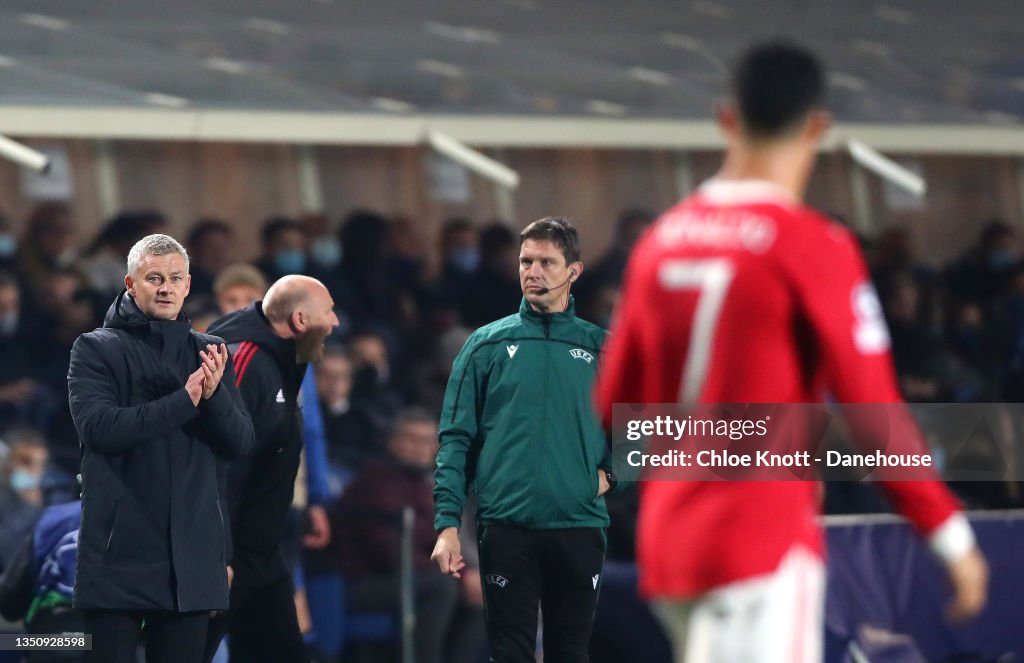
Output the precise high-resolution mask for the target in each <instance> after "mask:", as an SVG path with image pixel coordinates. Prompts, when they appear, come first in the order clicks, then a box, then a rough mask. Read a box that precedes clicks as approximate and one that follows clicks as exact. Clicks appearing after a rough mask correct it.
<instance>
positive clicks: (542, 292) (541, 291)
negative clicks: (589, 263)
mask: <svg viewBox="0 0 1024 663" xmlns="http://www.w3.org/2000/svg"><path fill="white" fill-rule="evenodd" d="M574 278H576V270H575V269H571V270H569V278H567V279H566V280H564V281H562V282H561V283H559V284H558V285H556V286H555V287H554V288H540V289H539V290H537V294H538V295H546V294H548V293H549V292H551V291H552V290H558V289H559V288H561V287H562V286H563V285H565V284H566V283H568V282H569V281H572V280H573V279H574Z"/></svg>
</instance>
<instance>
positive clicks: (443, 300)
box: [436, 218, 480, 309]
mask: <svg viewBox="0 0 1024 663" xmlns="http://www.w3.org/2000/svg"><path fill="white" fill-rule="evenodd" d="M479 265H480V237H479V235H478V234H477V231H476V228H474V227H473V223H472V222H471V221H470V220H469V219H464V218H453V219H448V220H447V221H445V222H444V225H443V226H442V228H441V275H440V277H439V278H438V280H437V288H436V293H437V302H438V305H439V306H440V307H441V308H448V309H457V308H458V307H459V305H460V304H461V303H462V300H463V299H464V298H465V296H466V293H467V292H468V291H469V287H470V283H471V281H472V278H473V274H474V272H476V269H477V267H478V266H479Z"/></svg>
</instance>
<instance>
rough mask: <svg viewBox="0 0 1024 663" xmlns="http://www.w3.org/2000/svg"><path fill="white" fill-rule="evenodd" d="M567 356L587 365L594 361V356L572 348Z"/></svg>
mask: <svg viewBox="0 0 1024 663" xmlns="http://www.w3.org/2000/svg"><path fill="white" fill-rule="evenodd" d="M569 354H570V355H572V358H573V359H582V360H583V361H585V362H587V363H588V364H589V363H590V362H592V361H594V355H592V354H590V353H589V352H587V351H586V350H581V349H580V348H573V349H572V350H569Z"/></svg>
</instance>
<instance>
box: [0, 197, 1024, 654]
mask: <svg viewBox="0 0 1024 663" xmlns="http://www.w3.org/2000/svg"><path fill="white" fill-rule="evenodd" d="M652 219H653V215H652V214H651V213H649V212H647V211H645V210H642V209H634V210H627V211H624V212H622V213H621V215H620V216H619V218H618V219H617V220H616V221H615V224H616V225H615V232H614V238H613V240H612V242H611V245H610V246H611V248H609V249H608V250H607V251H606V252H605V253H604V254H603V255H600V256H584V262H585V263H586V265H587V268H586V272H585V274H584V276H583V278H582V279H581V281H580V282H579V284H578V285H577V286H575V287H574V289H573V294H574V295H575V297H576V305H577V313H578V315H580V317H583V318H584V319H587V320H590V321H592V322H595V323H597V324H599V325H602V326H608V324H609V322H610V319H611V315H612V311H613V310H614V307H615V304H616V300H617V297H618V292H619V286H620V284H621V279H622V274H623V270H624V268H625V265H626V261H627V258H628V254H629V249H630V247H631V246H632V244H633V242H634V241H635V240H636V238H637V237H638V236H639V235H640V233H642V232H643V230H644V228H645V227H646V226H647V225H648V224H649V223H650V222H651V221H652ZM76 223H77V221H76V217H75V214H74V211H73V210H72V209H70V208H69V207H67V206H65V205H63V204H59V203H47V204H42V205H40V206H38V207H37V208H36V209H34V210H33V211H32V212H31V214H30V215H29V217H28V218H27V219H26V222H25V223H24V226H23V230H22V232H21V233H20V234H18V235H15V233H14V232H13V231H12V225H11V224H10V223H9V222H8V221H6V220H2V219H0V438H2V443H0V467H2V470H0V570H2V569H3V567H4V565H5V560H6V559H9V558H10V556H11V555H12V554H13V551H14V549H15V548H16V547H17V546H18V545H19V543H20V542H21V540H22V539H23V538H24V536H25V535H26V534H27V533H28V532H30V531H31V528H32V526H33V523H34V521H35V519H36V518H37V517H38V514H39V512H40V509H41V507H42V506H44V504H47V503H58V502H61V501H67V500H70V499H73V498H74V495H75V475H76V474H77V473H78V470H79V467H78V464H79V444H78V438H77V435H76V433H75V430H74V427H73V425H72V422H71V417H70V413H69V410H68V404H67V379H66V375H67V365H68V355H69V352H70V349H71V345H72V343H73V342H74V340H75V339H76V338H77V336H78V335H79V334H81V333H83V332H85V331H89V330H91V329H93V328H95V327H97V326H101V325H102V321H103V316H104V313H105V311H106V309H107V307H108V306H109V305H110V303H111V302H112V301H113V299H114V297H115V296H116V294H117V293H118V292H120V290H121V289H122V288H123V281H124V272H125V258H126V256H127V253H128V250H129V248H130V247H131V246H132V245H133V244H134V243H135V242H136V241H137V240H138V239H140V238H142V237H143V236H145V235H148V234H151V233H156V232H168V227H169V226H168V222H167V219H166V218H165V217H164V216H163V215H162V214H161V213H159V212H157V211H132V212H124V213H122V214H119V215H117V216H116V217H115V218H113V219H111V220H110V221H109V223H107V225H106V226H105V227H104V228H103V229H102V230H101V231H100V232H99V233H98V235H97V236H96V237H95V238H94V239H92V240H91V241H90V242H89V243H87V244H85V245H81V246H76V245H74V244H73V242H72V237H74V236H75V235H76ZM237 232H238V231H237V230H236V229H235V227H234V226H232V225H231V224H229V223H227V222H225V221H222V220H218V219H202V220H199V221H197V222H196V223H195V224H194V225H193V226H192V227H191V229H190V230H189V231H188V232H187V234H186V235H185V236H183V237H178V239H179V240H182V241H183V243H184V244H185V245H186V247H187V249H188V251H189V255H190V258H191V265H190V270H191V275H192V286H191V293H190V295H189V297H188V299H187V300H186V304H185V309H184V310H185V313H186V314H187V315H188V316H189V318H190V319H191V320H192V321H193V324H194V325H195V326H197V327H199V328H202V329H205V328H206V326H208V325H209V323H210V322H212V321H213V320H215V319H216V318H217V317H219V316H220V311H221V307H220V306H219V304H218V295H222V294H224V293H225V291H226V290H227V289H228V288H229V287H231V286H238V285H239V283H243V284H244V283H245V282H246V276H245V274H246V270H245V269H244V268H240V267H238V266H237V265H236V264H234V263H236V261H238V260H240V259H242V258H245V257H246V256H239V255H236V254H235V246H236V244H237V242H236V239H237V238H236V234H237ZM261 247H262V248H261V252H260V255H259V256H257V257H256V259H255V260H253V261H252V263H251V265H252V266H253V267H255V269H256V270H258V273H257V274H256V277H257V279H258V277H259V276H262V277H263V279H265V280H266V282H268V283H272V282H273V281H274V280H276V279H277V278H279V277H280V276H282V275H285V274H293V273H301V274H308V275H311V276H314V277H317V278H319V279H320V280H321V281H323V282H324V283H325V284H326V285H327V287H328V288H329V290H330V292H331V294H332V296H333V298H334V300H335V302H336V304H337V308H338V317H339V319H340V320H341V323H342V324H341V327H340V328H339V330H338V331H337V333H336V335H335V336H334V337H332V338H331V339H330V340H329V343H328V347H327V351H326V353H325V356H324V358H323V359H322V360H321V361H320V362H318V364H317V365H316V367H315V377H316V386H317V392H318V396H319V405H320V408H321V410H322V414H323V421H324V442H325V450H326V455H327V462H328V466H329V472H328V476H329V491H330V497H331V501H332V504H331V506H330V507H329V508H328V511H329V512H330V514H331V515H332V519H333V525H334V531H335V532H344V533H345V535H344V536H336V537H334V539H333V542H332V544H331V545H329V546H328V547H327V548H326V549H325V550H323V551H318V552H317V553H315V554H313V553H309V554H308V556H307V564H308V565H309V566H310V568H312V569H314V570H316V569H323V568H335V567H336V568H340V569H341V570H342V572H344V573H345V574H346V575H347V577H349V578H350V579H353V580H356V581H362V584H359V583H356V585H357V587H356V589H358V588H359V587H362V586H363V585H365V587H366V588H367V589H368V591H367V594H366V595H367V596H368V597H370V598H368V599H367V601H368V602H369V603H371V604H372V600H371V599H372V597H373V596H374V595H379V592H377V593H375V592H373V591H369V589H372V588H373V587H374V583H378V584H380V583H386V582H387V580H386V579H387V578H388V577H389V576H393V575H394V571H395V569H396V565H397V557H396V555H397V552H396V551H397V538H396V529H395V527H394V526H393V521H394V517H395V514H396V512H398V511H401V507H402V506H406V505H408V506H412V507H413V508H414V509H415V511H416V513H417V516H418V518H417V523H418V525H417V527H416V529H415V531H414V562H415V568H416V570H417V573H418V574H419V575H420V578H421V579H420V580H419V581H418V582H420V583H421V584H423V585H424V587H427V586H428V584H429V583H432V582H433V584H434V585H437V587H434V588H433V589H432V590H430V591H429V592H428V591H427V590H426V589H425V590H424V596H426V595H428V594H429V596H430V597H431V598H430V600H431V601H433V602H432V603H429V606H430V607H429V609H426V608H424V612H423V615H428V614H429V615H431V616H432V617H433V618H435V619H441V618H442V617H443V618H444V619H445V620H447V622H448V623H450V624H456V623H457V624H463V625H467V626H466V627H465V628H463V629H461V631H460V633H451V634H449V635H448V636H446V637H447V638H448V645H447V646H449V647H450V649H449V650H447V651H449V658H448V659H447V660H466V661H470V662H472V661H473V660H476V659H474V657H473V655H472V654H465V655H463V654H456V653H451V652H454V651H455V650H459V651H462V650H461V649H459V648H463V649H465V650H466V651H473V648H474V647H476V649H477V650H479V648H480V646H481V644H482V631H480V629H481V628H482V627H481V623H482V622H481V620H480V618H479V614H477V615H476V617H475V618H474V617H473V613H474V611H476V613H479V610H480V607H481V603H482V599H481V596H480V592H479V583H478V582H474V580H475V578H474V577H473V575H472V573H471V570H470V572H469V573H467V579H466V581H465V582H464V583H463V590H462V592H461V593H460V592H454V593H453V592H452V591H451V588H452V587H454V585H452V584H451V583H449V582H448V579H447V578H441V576H440V575H439V574H437V573H436V572H432V571H433V570H432V569H431V567H430V561H429V556H430V551H431V549H432V547H433V544H434V532H433V529H432V524H431V523H432V520H433V516H432V514H433V504H432V497H431V487H432V469H433V454H434V453H436V448H437V446H436V445H437V440H436V417H437V415H438V413H439V411H440V406H441V400H442V397H443V393H444V388H445V384H446V381H447V378H448V373H449V371H450V368H451V364H452V361H453V359H454V357H455V355H456V354H457V353H458V351H459V349H460V348H461V347H462V344H463V342H464V341H465V340H466V338H467V337H468V335H469V334H470V333H471V331H472V330H473V329H475V328H476V327H478V326H481V325H483V324H486V323H488V322H491V321H493V320H496V319H498V318H501V317H503V316H506V315H509V314H512V313H514V312H515V311H516V310H517V309H518V306H519V302H520V298H521V291H520V287H519V279H518V260H517V256H518V251H519V242H518V229H517V228H512V227H510V226H509V225H506V224H504V223H501V222H492V223H488V224H478V223H475V222H474V221H472V220H470V219H462V218H453V219H449V220H447V221H445V222H444V223H443V225H442V228H441V232H440V237H438V238H436V239H435V238H430V237H423V236H422V231H421V229H420V228H419V227H418V226H417V224H416V223H415V221H413V220H412V219H409V218H406V217H400V216H399V217H387V216H384V215H381V214H378V213H374V212H371V211H356V212H352V213H351V214H349V215H347V216H346V217H345V218H343V219H341V220H340V222H337V223H336V222H335V220H333V219H329V218H327V217H326V216H323V215H318V214H311V215H307V216H304V217H301V218H294V219H293V218H286V217H275V218H272V219H269V220H268V221H266V222H265V223H264V224H263V226H262V229H261ZM863 247H864V251H865V255H866V257H867V259H868V262H869V268H870V270H871V273H872V276H873V278H874V280H875V283H876V286H877V288H878V291H879V294H880V298H881V301H882V305H883V308H884V311H885V314H886V318H887V320H888V323H889V327H890V331H891V335H892V343H893V355H894V359H895V363H896V367H897V370H898V375H899V380H900V387H901V389H902V391H903V393H904V395H905V397H906V398H907V400H908V401H912V402H922V403H929V402H931V403H960V402H1003V401H1006V402H1018V401H1020V400H1022V399H1021V396H1022V395H1024V252H1022V246H1021V242H1020V238H1019V236H1018V233H1017V232H1016V230H1015V229H1014V228H1013V227H1012V226H1010V225H1008V224H1007V223H1005V222H1000V221H991V222H989V223H988V224H987V225H986V226H985V227H984V229H983V230H982V232H981V233H980V235H979V237H978V238H977V241H976V243H975V244H974V245H973V246H970V247H967V248H966V250H965V252H964V254H963V255H962V256H960V257H959V258H957V259H956V260H953V261H952V262H951V263H950V264H948V265H945V266H944V267H943V268H937V267H935V266H934V265H930V264H926V263H925V262H923V261H921V260H920V259H919V258H918V256H916V255H915V253H914V247H913V245H912V243H911V242H910V236H909V233H908V232H907V230H906V229H903V228H894V229H890V230H886V231H884V232H882V233H881V234H880V235H879V236H877V237H875V238H873V239H871V240H864V242H863ZM249 271H250V272H251V270H249ZM253 287H254V288H256V289H257V290H258V288H259V284H258V282H257V283H256V284H254V285H253ZM346 486H357V487H358V486H362V487H363V488H362V489H359V490H352V491H346V490H345V487H346ZM961 495H962V496H964V497H965V499H967V501H968V505H969V506H972V507H1010V506H1019V505H1020V504H1021V503H1022V498H1021V496H1020V494H1019V491H1018V489H1017V488H1016V486H1014V485H1007V486H1003V485H1002V484H1000V485H999V486H998V488H996V489H993V488H991V487H987V488H985V489H981V490H978V489H967V488H965V489H964V490H963V491H961ZM853 502H856V499H854V498H846V497H844V498H843V499H839V500H833V501H832V502H830V508H834V509H837V510H857V509H855V508H844V504H845V507H850V505H851V504H852V503H853ZM635 507H636V500H635V490H627V491H622V493H621V494H618V495H615V496H614V497H613V498H610V499H609V511H610V512H611V516H612V521H613V524H612V531H611V532H610V536H609V559H612V560H616V559H618V560H629V559H631V558H632V539H633V520H634V517H633V516H634V510H635ZM296 538H297V539H298V535H297V536H296ZM442 580H443V581H445V582H443V583H442V582H441V581H442ZM388 587H390V586H388ZM386 591H391V590H390V589H388V590H386ZM352 595H353V596H358V595H359V592H358V591H354V592H353V594H352ZM424 605H427V604H421V606H424ZM372 607H373V606H372V605H370V606H368V608H367V609H371V608H372ZM435 630H438V631H439V632H441V633H444V625H443V624H441V625H440V626H438V627H437V629H435ZM467 634H469V635H468V636H467ZM474 638H476V640H474ZM460 656H465V657H464V658H459V657H460Z"/></svg>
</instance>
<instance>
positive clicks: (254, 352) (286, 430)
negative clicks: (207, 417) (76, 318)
mask: <svg viewBox="0 0 1024 663" xmlns="http://www.w3.org/2000/svg"><path fill="white" fill-rule="evenodd" d="M337 326H338V317H337V316H336V315H335V313H334V300H332V299H331V295H330V293H329V292H328V291H327V288H325V287H324V285H323V284H322V283H321V282H320V281H317V280H316V279H313V278H310V277H308V276H300V275H295V274H293V275H289V276H285V277H282V278H281V279H279V280H278V281H277V282H275V283H274V284H273V285H272V286H270V289H269V290H268V291H267V294H266V296H265V297H264V298H263V301H261V302H255V303H253V304H252V305H250V306H248V307H246V308H244V309H242V310H240V311H235V312H234V313H229V314H228V315H226V316H224V317H223V318H220V319H219V320H217V321H216V322H214V323H213V324H212V325H211V326H210V330H211V333H215V334H217V335H218V336H221V337H222V338H223V339H224V340H225V341H226V342H227V344H228V350H229V351H230V353H231V356H232V359H233V364H234V367H235V382H236V385H237V387H238V390H239V392H240V393H241V394H242V399H243V400H244V401H245V404H246V406H247V407H248V408H249V413H250V414H251V415H252V422H253V428H254V430H255V432H256V446H255V451H254V452H253V453H252V454H250V455H248V456H245V457H243V458H241V459H239V460H236V461H234V462H232V463H231V465H230V469H229V470H228V472H227V481H226V487H225V488H224V489H223V490H224V492H226V501H227V503H228V508H229V513H230V516H231V534H232V537H233V546H232V548H233V552H232V554H231V556H230V558H229V560H228V562H229V563H230V565H231V568H232V569H233V570H234V580H233V582H232V585H231V601H230V608H229V609H228V612H227V613H226V615H222V616H220V617H217V618H215V619H214V620H212V621H211V624H210V633H209V637H208V639H207V647H206V660H207V661H209V660H211V659H212V658H213V655H214V653H215V652H216V649H217V645H218V643H219V642H220V640H221V639H222V638H223V636H224V634H225V633H227V634H228V635H229V636H230V637H229V638H228V646H229V648H230V650H231V660H233V661H274V662H275V663H292V662H300V661H301V662H305V661H307V660H308V657H307V655H306V651H305V645H304V644H303V640H302V634H301V633H300V632H299V624H298V619H297V618H296V614H295V603H294V600H293V594H294V588H293V587H292V581H291V573H290V569H288V568H287V567H286V565H285V563H284V558H283V555H282V552H281V540H282V537H283V533H284V524H285V517H286V515H287V513H288V508H289V506H290V505H291V502H292V489H293V487H294V485H295V475H296V473H297V472H298V469H299V455H300V453H301V451H302V411H301V408H302V404H301V402H300V399H299V397H298V395H299V387H300V386H301V384H302V378H303V375H304V374H305V372H306V364H307V363H309V362H311V361H316V360H317V359H319V358H320V356H321V355H322V354H323V350H324V341H325V340H326V339H327V337H328V336H329V335H330V333H331V331H332V330H333V329H334V328H335V327H337ZM213 330H216V331H213Z"/></svg>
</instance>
